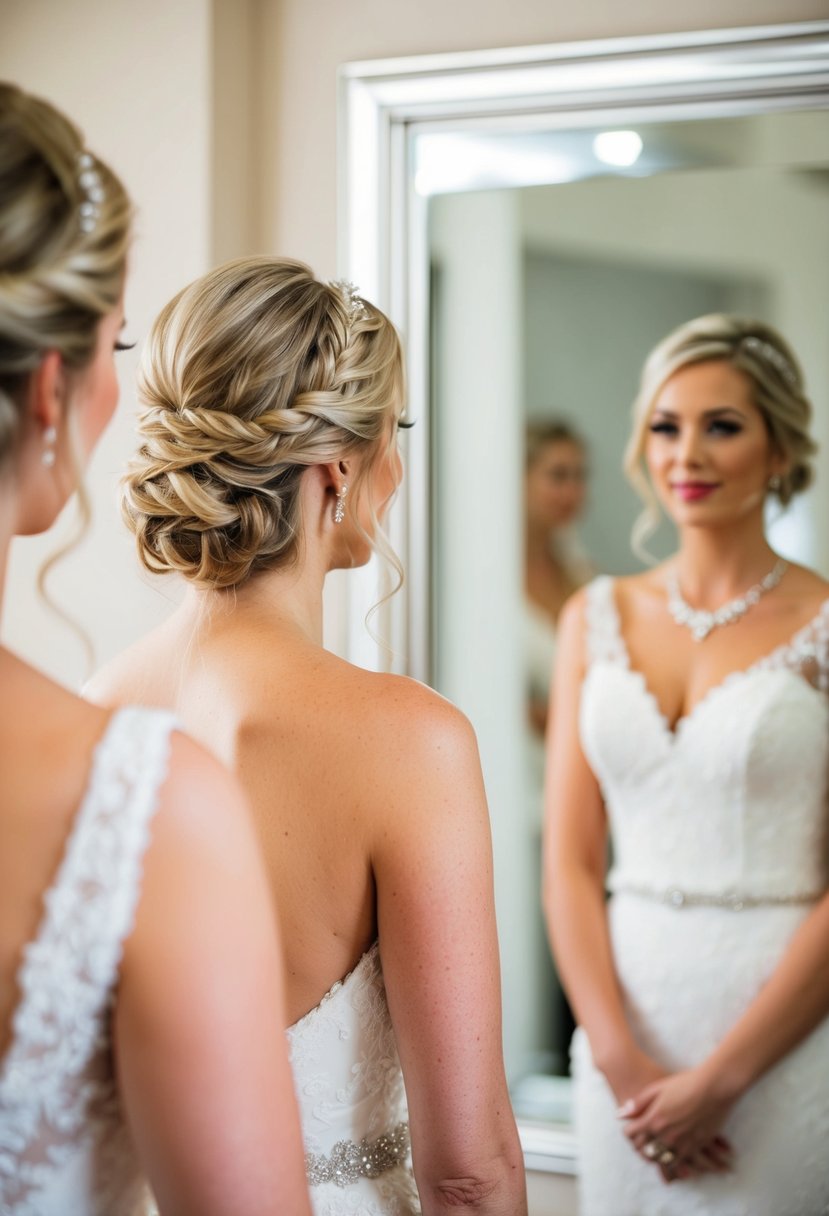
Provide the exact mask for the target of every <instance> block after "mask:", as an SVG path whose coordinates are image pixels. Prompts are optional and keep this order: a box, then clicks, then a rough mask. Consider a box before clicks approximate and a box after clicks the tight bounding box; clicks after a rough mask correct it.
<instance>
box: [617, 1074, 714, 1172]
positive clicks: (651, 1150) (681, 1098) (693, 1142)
mask: <svg viewBox="0 0 829 1216" xmlns="http://www.w3.org/2000/svg"><path fill="white" fill-rule="evenodd" d="M733 1101H734V1099H733V1098H728V1097H725V1096H723V1095H722V1094H720V1093H718V1092H717V1089H716V1087H715V1086H714V1085H712V1084H711V1083H710V1081H709V1080H708V1078H707V1077H706V1076H705V1075H704V1074H703V1072H702V1071H701V1070H700V1069H698V1068H690V1069H686V1070H685V1071H683V1072H677V1073H672V1074H669V1075H667V1076H663V1077H660V1078H658V1079H657V1080H654V1081H651V1082H650V1083H649V1084H647V1085H645V1086H644V1088H642V1089H640V1090H639V1092H638V1093H637V1094H636V1095H635V1096H634V1097H633V1098H631V1099H629V1100H628V1101H627V1102H625V1103H623V1105H622V1106H621V1107H620V1109H619V1117H620V1119H622V1120H623V1121H624V1131H625V1135H626V1136H627V1137H628V1139H629V1140H630V1141H631V1144H632V1145H633V1146H634V1148H636V1150H637V1151H638V1152H639V1153H641V1155H642V1156H643V1157H644V1158H645V1160H647V1161H651V1162H653V1164H654V1165H656V1166H657V1167H658V1168H659V1170H660V1171H661V1173H662V1176H663V1177H664V1178H665V1180H666V1181H668V1182H672V1181H674V1180H679V1179H683V1178H689V1177H691V1176H692V1175H694V1174H706V1173H721V1172H723V1171H726V1170H729V1169H730V1168H731V1163H732V1159H733V1149H732V1147H731V1145H730V1143H729V1142H728V1140H727V1139H726V1137H725V1136H723V1135H721V1132H720V1129H721V1128H722V1125H723V1123H724V1121H725V1119H726V1116H727V1115H728V1112H729V1110H730V1108H731V1106H732V1105H733Z"/></svg>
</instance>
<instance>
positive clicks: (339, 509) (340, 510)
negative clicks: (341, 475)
mask: <svg viewBox="0 0 829 1216" xmlns="http://www.w3.org/2000/svg"><path fill="white" fill-rule="evenodd" d="M347 493H348V486H347V485H346V484H345V482H343V486H342V489H341V490H340V491H339V493H338V494H337V505H336V507H335V508H334V523H335V524H341V523H342V522H343V519H344V518H345V496H346V494H347Z"/></svg>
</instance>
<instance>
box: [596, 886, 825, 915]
mask: <svg viewBox="0 0 829 1216" xmlns="http://www.w3.org/2000/svg"><path fill="white" fill-rule="evenodd" d="M609 889H610V891H611V893H612V894H614V895H615V894H617V893H618V894H620V895H639V896H641V897H642V898H643V899H653V900H656V902H657V903H661V904H667V906H668V907H669V908H729V909H730V910H731V911H732V912H742V910H743V909H744V908H767V907H772V908H773V907H790V906H794V905H796V904H812V903H815V901H816V900H818V899H820V898H821V896H822V895H823V894H824V892H823V891H818V892H813V893H811V894H805V893H804V894H799V895H741V894H739V893H738V892H736V891H728V892H724V893H723V894H722V895H717V894H711V895H708V894H703V893H702V892H698V891H683V890H682V889H681V888H680V887H668V888H667V889H666V890H658V889H657V888H656V887H648V886H646V885H645V884H644V883H635V882H625V881H624V880H622V881H619V882H612V883H610V884H609Z"/></svg>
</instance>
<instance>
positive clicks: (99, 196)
mask: <svg viewBox="0 0 829 1216" xmlns="http://www.w3.org/2000/svg"><path fill="white" fill-rule="evenodd" d="M78 184H79V185H80V187H81V190H82V192H83V196H84V198H83V202H82V203H81V205H80V207H79V209H78V210H79V212H80V217H81V232H92V230H93V229H94V227H95V225H96V224H97V222H98V217H99V216H100V214H101V203H102V202H103V201H104V198H105V197H106V196H105V194H104V187H103V183H102V181H101V175H100V173H99V172H98V170H97V169H96V168H95V161H94V160H93V159H92V157H91V156H90V154H89V153H88V152H81V153H80V155H79V156H78Z"/></svg>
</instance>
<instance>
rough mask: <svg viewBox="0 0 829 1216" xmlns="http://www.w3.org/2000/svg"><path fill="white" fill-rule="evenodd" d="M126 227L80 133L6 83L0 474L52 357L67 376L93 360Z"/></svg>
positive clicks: (120, 274) (123, 208)
mask: <svg viewBox="0 0 829 1216" xmlns="http://www.w3.org/2000/svg"><path fill="white" fill-rule="evenodd" d="M130 221H131V208H130V203H129V199H128V197H127V195H126V192H125V191H124V188H123V186H122V185H121V183H120V181H119V180H118V178H117V177H116V176H115V174H114V173H113V172H112V170H111V169H109V168H108V167H107V165H105V164H104V163H103V161H101V160H98V159H97V157H95V156H93V155H92V154H91V153H90V152H88V151H87V150H86V149H85V148H84V142H83V138H82V136H81V134H80V132H79V131H78V130H77V128H76V127H75V126H74V125H73V124H72V123H71V122H70V121H69V120H68V119H67V118H65V117H64V116H63V115H62V114H61V113H59V112H58V111H57V110H56V109H55V108H54V106H51V105H50V104H49V103H48V102H46V101H42V100H41V99H40V98H38V97H32V96H30V95H29V94H28V93H24V92H23V90H22V89H19V88H18V87H17V86H16V85H13V84H5V83H0V469H2V467H3V466H4V465H5V464H6V463H7V461H8V460H9V459H10V457H11V455H12V453H13V452H14V450H15V447H16V444H17V441H18V438H19V435H20V430H21V424H22V420H23V411H24V404H25V400H26V386H27V383H28V378H29V376H30V375H31V373H32V372H33V371H34V370H35V369H36V368H37V367H38V366H39V364H40V362H41V360H42V358H43V356H44V355H45V354H46V352H47V351H50V350H57V351H58V352H59V353H60V356H61V359H62V361H63V364H64V366H65V367H66V368H67V369H68V370H69V371H70V372H71V371H73V370H79V369H82V368H83V367H84V366H85V365H86V364H87V363H89V362H90V360H91V359H92V356H93V354H94V352H95V347H96V343H97V337H98V324H99V322H100V321H101V320H102V318H103V317H105V316H107V315H108V314H109V313H110V312H112V310H113V309H114V308H115V307H116V305H117V304H118V301H119V300H120V297H121V292H122V290H123V284H124V273H125V269H126V260H127V250H128V245H129V238H130Z"/></svg>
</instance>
